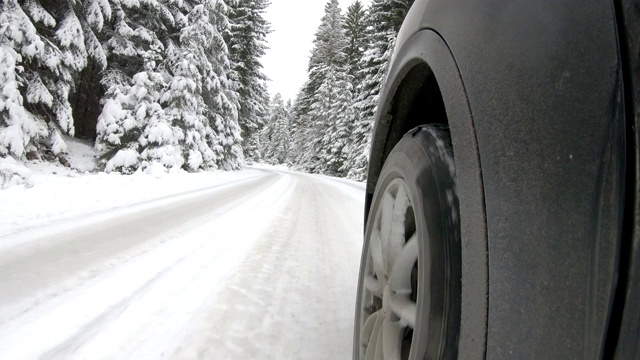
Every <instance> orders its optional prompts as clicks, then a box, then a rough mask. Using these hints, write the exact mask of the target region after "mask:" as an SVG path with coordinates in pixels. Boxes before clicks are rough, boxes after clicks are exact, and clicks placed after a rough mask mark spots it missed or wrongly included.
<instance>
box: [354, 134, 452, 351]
mask: <svg viewBox="0 0 640 360" xmlns="http://www.w3.org/2000/svg"><path fill="white" fill-rule="evenodd" d="M454 164H455V163H454V158H453V153H452V150H451V140H450V135H449V132H448V130H447V128H446V127H444V126H440V125H424V126H420V127H417V128H414V129H413V130H411V131H410V132H409V133H407V134H406V135H405V136H404V137H403V138H402V139H401V140H400V142H399V143H398V144H397V145H396V146H395V147H394V148H393V150H392V151H391V153H390V154H389V156H388V157H387V159H386V161H385V164H384V166H383V169H382V172H381V174H380V177H379V181H378V183H377V186H376V189H375V192H374V195H373V201H372V206H371V210H370V212H369V216H368V221H367V225H366V229H365V241H364V246H363V252H362V254H363V255H362V261H361V265H360V277H359V281H358V296H357V305H356V307H357V308H356V322H355V324H356V326H355V337H354V358H355V359H380V358H384V359H424V358H429V359H454V358H456V357H457V346H458V338H459V332H460V303H461V245H460V222H459V205H458V199H457V196H456V189H455V181H454V179H455V165H454ZM381 355H382V356H381Z"/></svg>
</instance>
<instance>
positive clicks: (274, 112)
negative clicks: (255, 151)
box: [261, 94, 291, 165]
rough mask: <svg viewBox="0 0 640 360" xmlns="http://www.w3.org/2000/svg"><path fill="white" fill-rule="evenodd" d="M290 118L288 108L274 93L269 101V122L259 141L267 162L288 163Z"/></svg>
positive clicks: (280, 97) (275, 163)
mask: <svg viewBox="0 0 640 360" xmlns="http://www.w3.org/2000/svg"><path fill="white" fill-rule="evenodd" d="M290 118H291V115H290V113H289V109H288V107H287V106H286V105H285V104H284V102H283V100H282V96H281V95H280V94H276V95H275V96H274V98H273V100H272V102H271V114H270V116H269V122H268V123H267V124H266V126H265V128H264V130H263V131H262V134H261V137H262V141H261V143H262V144H263V145H264V147H263V152H264V158H265V161H266V162H267V163H269V164H273V165H277V164H287V163H289V153H290V148H291V134H290V129H289V126H290V124H289V121H290Z"/></svg>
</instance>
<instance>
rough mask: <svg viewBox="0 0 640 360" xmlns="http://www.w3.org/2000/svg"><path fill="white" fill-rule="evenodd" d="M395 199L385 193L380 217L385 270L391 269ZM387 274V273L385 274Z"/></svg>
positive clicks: (388, 193)
mask: <svg viewBox="0 0 640 360" xmlns="http://www.w3.org/2000/svg"><path fill="white" fill-rule="evenodd" d="M394 205H395V199H394V197H393V195H391V193H390V192H388V191H387V192H385V193H384V195H383V196H382V214H381V217H380V244H381V250H382V259H383V264H384V266H385V270H387V269H390V266H389V265H390V258H389V255H390V254H389V242H390V236H391V229H392V227H393V207H394ZM385 274H386V272H385Z"/></svg>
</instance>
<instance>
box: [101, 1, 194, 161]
mask: <svg viewBox="0 0 640 360" xmlns="http://www.w3.org/2000/svg"><path fill="white" fill-rule="evenodd" d="M100 1H102V0H100ZM112 3H113V4H112V16H111V19H110V21H109V22H108V23H105V24H104V38H105V39H106V40H105V44H104V47H105V49H106V51H107V59H108V67H107V69H106V71H104V72H103V73H102V74H103V77H102V80H101V82H102V84H103V86H104V87H105V89H106V91H105V95H104V98H103V100H102V101H103V103H104V107H103V109H102V113H101V114H100V116H99V117H98V123H97V127H96V132H97V138H96V148H97V149H98V151H100V152H102V153H103V165H104V166H105V170H106V171H120V172H123V173H132V172H134V171H136V170H138V169H140V168H142V169H143V170H147V169H148V168H152V167H156V165H161V166H163V167H165V169H167V170H172V169H178V168H180V167H181V166H182V165H183V163H184V159H183V156H182V154H181V152H180V151H179V148H178V147H177V144H178V142H179V141H181V140H183V139H184V133H183V132H182V131H181V129H180V128H177V127H176V126H174V125H173V124H172V123H171V119H170V118H169V117H168V116H167V114H166V113H165V111H164V109H163V107H162V106H161V103H160V102H161V97H162V95H163V93H164V87H165V86H166V84H167V83H169V82H170V80H171V76H170V75H169V73H168V71H167V66H166V56H167V55H166V52H165V48H166V46H165V43H168V42H169V41H170V37H169V34H170V32H173V31H172V30H173V28H174V26H175V20H174V17H173V15H172V12H171V8H170V7H167V6H166V5H165V4H163V3H162V2H159V1H156V0H143V1H136V2H130V1H127V2H121V1H113V2H112ZM174 12H176V13H178V14H179V12H178V10H177V9H174Z"/></svg>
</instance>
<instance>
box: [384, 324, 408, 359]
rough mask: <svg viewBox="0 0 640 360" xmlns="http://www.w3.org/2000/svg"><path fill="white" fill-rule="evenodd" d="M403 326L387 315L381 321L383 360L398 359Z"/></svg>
mask: <svg viewBox="0 0 640 360" xmlns="http://www.w3.org/2000/svg"><path fill="white" fill-rule="evenodd" d="M403 330H404V328H403V326H401V324H399V322H397V321H391V319H390V318H389V316H387V317H386V318H385V319H384V321H383V323H382V341H383V344H382V349H383V353H384V359H385V360H395V359H398V360H400V351H401V348H402V335H403Z"/></svg>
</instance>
